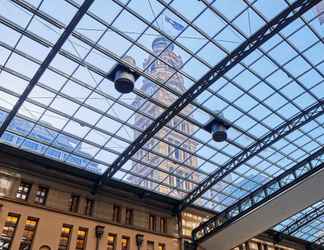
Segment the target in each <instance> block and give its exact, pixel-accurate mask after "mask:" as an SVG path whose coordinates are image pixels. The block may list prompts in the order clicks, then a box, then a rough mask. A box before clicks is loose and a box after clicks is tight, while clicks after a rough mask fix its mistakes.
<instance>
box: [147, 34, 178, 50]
mask: <svg viewBox="0 0 324 250" xmlns="http://www.w3.org/2000/svg"><path fill="white" fill-rule="evenodd" d="M165 48H167V51H169V52H171V51H173V49H174V45H173V44H172V43H171V42H170V41H169V40H168V39H167V38H165V37H163V36H158V37H157V38H155V39H154V40H153V42H152V49H153V52H154V54H160V53H161V51H163V50H165Z"/></svg>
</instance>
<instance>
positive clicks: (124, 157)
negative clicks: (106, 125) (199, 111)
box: [93, 0, 320, 193]
mask: <svg viewBox="0 0 324 250" xmlns="http://www.w3.org/2000/svg"><path fill="white" fill-rule="evenodd" d="M319 2H320V0H312V1H309V0H297V1H296V2H294V3H293V4H291V5H290V6H289V7H288V8H287V9H285V10H283V11H282V12H281V13H280V14H279V15H277V16H276V17H275V18H273V19H272V20H271V21H270V22H269V23H267V24H266V25H265V26H263V27H262V28H261V29H259V30H258V31H257V32H256V33H254V34H253V35H252V36H251V37H250V38H249V39H247V40H246V41H244V42H243V43H242V44H241V45H240V46H239V47H237V48H236V49H235V50H234V51H233V52H232V53H231V54H230V55H229V56H227V57H226V58H224V59H223V60H222V61H221V62H220V63H219V64H217V65H216V66H215V67H214V68H213V69H211V70H210V71H209V72H208V73H207V74H205V75H204V76H203V77H202V78H201V79H200V80H199V81H198V82H197V83H195V84H194V85H193V86H192V87H191V88H190V89H188V90H187V91H186V92H185V93H184V94H183V95H182V96H181V97H179V98H178V99H177V100H176V101H175V102H174V103H173V104H172V105H170V106H169V108H168V109H167V110H165V111H164V112H163V113H162V114H161V115H160V116H159V117H158V118H157V119H156V120H155V121H154V122H153V123H152V124H151V125H150V126H148V128H147V129H146V130H145V131H144V132H143V133H142V134H141V135H140V136H138V137H137V138H136V140H135V141H134V142H133V143H132V144H131V145H129V146H128V148H127V149H126V150H125V151H124V152H123V153H122V154H121V155H120V156H119V157H118V158H117V159H116V160H115V161H114V162H113V163H112V165H111V167H110V168H108V169H107V170H106V171H105V172H104V173H103V175H102V176H101V177H100V178H99V179H98V181H97V182H96V184H95V186H94V189H93V192H94V193H95V192H96V190H97V188H98V187H100V186H101V185H102V184H103V183H104V182H105V181H107V180H109V179H110V178H111V177H112V176H113V175H114V174H115V173H116V172H117V171H118V170H119V169H120V168H121V167H122V166H123V165H124V164H125V163H126V162H127V161H128V160H129V159H130V158H131V157H132V156H133V155H134V154H135V153H136V152H137V151H138V150H140V149H141V148H142V147H143V146H144V145H145V143H146V142H148V141H149V140H150V138H151V137H152V136H153V135H155V134H156V133H157V132H158V131H159V130H160V129H161V128H162V127H163V126H165V125H166V124H167V123H168V122H169V121H170V120H171V119H172V118H173V117H175V116H176V115H177V114H178V113H179V112H180V111H181V110H182V109H184V108H185V107H186V106H187V105H189V104H190V103H191V102H192V101H193V100H194V99H195V98H196V97H197V96H199V95H200V94H201V93H202V92H204V91H205V90H206V89H207V88H208V87H210V86H211V85H212V84H213V83H214V82H216V81H217V80H218V79H220V78H221V77H222V76H223V75H224V74H225V73H226V72H228V71H229V70H230V69H232V68H233V67H234V66H235V65H237V64H238V63H239V62H241V61H242V60H243V59H244V58H245V57H247V56H248V55H249V54H251V53H252V52H253V51H254V50H255V49H256V48H258V47H259V46H261V45H262V44H264V43H265V42H266V41H268V40H269V39H270V38H271V37H273V36H274V35H275V34H277V33H278V32H279V31H280V30H282V29H283V28H285V27H286V26H287V25H289V24H290V23H292V22H293V21H294V20H296V19H297V18H299V17H300V16H301V15H302V14H304V13H305V12H306V11H308V10H309V9H311V8H312V7H314V6H315V5H316V4H317V3H319Z"/></svg>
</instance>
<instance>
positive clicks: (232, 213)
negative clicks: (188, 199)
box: [192, 147, 324, 249]
mask: <svg viewBox="0 0 324 250" xmlns="http://www.w3.org/2000/svg"><path fill="white" fill-rule="evenodd" d="M323 155H324V147H322V148H320V149H319V150H318V151H316V152H315V153H313V154H311V155H310V156H308V157H307V158H305V159H304V160H302V161H301V162H299V163H297V164H296V165H295V166H293V167H292V168H290V169H288V170H287V171H285V172H284V173H282V174H281V175H279V176H277V177H276V178H274V179H272V180H270V181H269V182H267V183H266V184H265V185H263V186H261V187H260V188H258V189H256V190H255V191H253V192H252V193H250V194H248V195H247V196H245V197H243V198H242V199H240V200H239V201H238V202H236V203H235V204H233V205H232V206H230V207H228V208H227V209H225V210H224V211H222V212H221V213H220V214H218V215H216V216H214V217H212V218H211V219H209V220H208V221H206V222H205V223H203V224H201V225H200V226H198V227H197V228H196V229H194V230H193V232H192V239H193V241H195V242H197V243H201V242H203V241H204V240H207V239H209V238H211V237H212V236H213V235H215V234H216V233H217V232H219V231H221V230H224V228H226V227H230V226H231V225H232V224H234V223H235V222H238V223H240V222H239V221H240V220H241V218H243V217H244V216H245V215H247V214H249V215H247V216H246V217H244V219H245V221H246V220H247V219H248V217H249V216H251V214H253V213H254V214H257V215H258V210H262V209H263V210H267V207H268V209H272V212H273V213H280V216H283V215H284V214H285V213H288V212H287V211H281V210H280V209H283V208H281V206H288V207H289V206H290V205H291V206H293V203H294V202H295V203H296V202H297V203H298V202H299V201H298V200H297V201H292V200H290V201H289V202H287V200H283V201H280V202H281V204H280V203H278V204H275V205H269V204H268V203H271V202H274V203H276V199H277V202H278V200H280V199H282V197H281V195H283V194H286V195H289V191H290V192H291V190H294V188H296V187H297V186H298V184H300V183H305V182H306V181H305V179H307V178H308V177H310V176H315V175H316V174H317V173H319V172H323V171H322V170H323V169H324V163H323ZM322 175H323V174H322ZM321 181H322V180H321ZM308 182H309V181H308ZM321 184H322V183H319V185H321ZM307 185H308V186H307V187H309V186H311V187H313V186H314V187H315V186H316V185H318V184H316V185H315V184H314V183H313V182H311V181H310V183H308V184H307ZM299 188H301V187H299ZM288 190H289V191H288ZM317 191H318V192H320V194H321V195H322V196H323V195H324V194H323V193H322V192H321V190H317ZM317 191H314V193H316V192H317ZM294 195H296V194H294ZM297 195H299V196H300V195H301V193H298V194H297ZM311 195H312V194H309V195H308V196H311ZM283 196H284V195H283ZM305 196H307V195H305ZM278 197H279V198H278ZM284 198H285V199H287V197H284ZM309 198H310V197H303V199H309ZM316 201H317V200H316ZM307 202H308V203H309V202H310V201H309V200H307ZM290 203H291V204H290ZM300 203H302V201H300ZM312 203H314V201H312ZM312 203H311V204H312ZM282 204H284V205H282ZM300 205H301V204H299V203H298V206H300ZM270 207H271V208H270ZM273 209H274V210H273ZM291 209H292V208H291ZM294 209H296V208H294ZM301 209H303V207H302V208H301ZM301 209H299V210H297V211H296V212H298V211H300V210H301ZM274 211H275V212H274ZM265 212H269V211H265ZM289 212H291V211H289ZM259 216H260V214H259ZM288 216H290V215H288ZM286 218H287V217H286ZM286 218H283V219H286ZM260 219H261V218H260ZM263 219H264V220H265V218H263ZM277 219H278V218H273V217H272V216H271V214H268V220H271V223H275V224H277V223H276V222H275V221H276V220H277ZM279 219H280V218H279ZM241 221H243V220H241ZM261 221H262V219H261ZM280 221H282V220H280ZM280 221H278V223H279V222H280ZM250 224H251V221H250ZM255 224H257V223H255ZM262 226H264V225H262ZM265 226H267V225H265ZM271 226H272V225H271ZM251 227H252V226H251ZM243 231H244V230H243ZM246 231H248V228H246ZM263 231H264V230H263ZM240 233H242V232H240ZM243 233H245V232H243ZM253 233H255V232H253ZM255 235H256V234H255ZM253 236H254V235H252V236H251V237H253ZM242 240H244V239H242ZM238 244H240V243H238ZM228 249H230V248H228Z"/></svg>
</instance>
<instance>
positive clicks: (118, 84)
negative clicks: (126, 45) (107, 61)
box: [107, 56, 140, 94]
mask: <svg viewBox="0 0 324 250" xmlns="http://www.w3.org/2000/svg"><path fill="white" fill-rule="evenodd" d="M123 60H124V61H126V62H128V63H129V64H131V65H134V66H136V63H135V60H134V59H133V58H132V57H130V56H128V57H125V58H123ZM139 77H140V75H139V74H138V73H137V72H135V71H134V70H132V69H131V68H129V67H128V66H127V65H126V64H121V63H119V64H117V65H116V66H115V67H114V68H113V69H112V70H111V72H110V73H109V74H108V75H107V78H108V79H109V80H110V81H112V82H114V85H115V89H116V90H117V91H118V92H120V93H122V94H128V93H130V92H132V91H133V89H134V84H135V82H136V80H137V79H138V78H139Z"/></svg>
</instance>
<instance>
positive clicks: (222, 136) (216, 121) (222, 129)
mask: <svg viewBox="0 0 324 250" xmlns="http://www.w3.org/2000/svg"><path fill="white" fill-rule="evenodd" d="M219 117H220V118H213V119H211V120H210V121H209V122H208V123H207V125H206V126H205V127H204V129H205V130H206V131H207V132H209V133H211V134H212V137H213V139H214V141H216V142H223V141H225V140H226V139H227V130H228V129H229V128H230V125H229V124H228V123H227V122H226V121H225V120H223V115H220V116H219Z"/></svg>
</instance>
